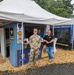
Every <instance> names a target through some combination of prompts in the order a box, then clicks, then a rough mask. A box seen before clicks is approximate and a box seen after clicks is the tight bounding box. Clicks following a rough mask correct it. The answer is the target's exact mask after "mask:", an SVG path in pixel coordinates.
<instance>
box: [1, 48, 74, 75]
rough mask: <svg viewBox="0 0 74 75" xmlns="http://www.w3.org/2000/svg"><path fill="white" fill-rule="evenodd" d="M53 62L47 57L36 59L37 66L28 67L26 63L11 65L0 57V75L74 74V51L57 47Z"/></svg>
mask: <svg viewBox="0 0 74 75" xmlns="http://www.w3.org/2000/svg"><path fill="white" fill-rule="evenodd" d="M57 50H58V51H57V52H56V53H55V54H54V56H55V58H54V61H53V62H51V63H50V62H49V61H48V58H43V59H41V60H38V61H37V64H38V66H37V67H34V66H33V67H31V66H30V67H29V66H28V64H25V65H24V66H20V67H16V68H15V67H13V66H12V65H11V64H10V62H9V61H7V60H4V59H3V58H2V57H1V55H0V58H1V59H3V63H2V60H1V61H0V62H1V63H0V75H74V51H70V50H63V49H57Z"/></svg>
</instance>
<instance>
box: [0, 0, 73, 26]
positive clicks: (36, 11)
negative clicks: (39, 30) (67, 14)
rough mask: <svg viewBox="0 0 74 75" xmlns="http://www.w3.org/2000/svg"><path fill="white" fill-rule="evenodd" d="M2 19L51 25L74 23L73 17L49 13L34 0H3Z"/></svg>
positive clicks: (0, 17)
mask: <svg viewBox="0 0 74 75" xmlns="http://www.w3.org/2000/svg"><path fill="white" fill-rule="evenodd" d="M0 19H3V20H9V21H19V22H27V23H39V24H50V25H61V24H64V25H67V24H73V20H72V19H67V18H63V17H59V16H56V15H54V14H52V13H49V12H47V11H46V10H44V9H42V8H41V7H40V6H39V5H38V4H36V3H35V2H34V1H33V0H22V1H21V0H3V1H2V2H1V3H0Z"/></svg>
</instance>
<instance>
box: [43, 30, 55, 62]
mask: <svg viewBox="0 0 74 75" xmlns="http://www.w3.org/2000/svg"><path fill="white" fill-rule="evenodd" d="M43 41H44V42H45V43H46V52H47V53H48V57H49V61H52V59H53V58H54V56H53V54H52V50H53V42H54V37H53V36H52V35H51V31H50V30H48V34H47V35H45V36H44V38H43Z"/></svg>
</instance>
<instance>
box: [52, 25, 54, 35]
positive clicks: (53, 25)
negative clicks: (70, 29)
mask: <svg viewBox="0 0 74 75" xmlns="http://www.w3.org/2000/svg"><path fill="white" fill-rule="evenodd" d="M52 32H53V36H54V25H53V31H52Z"/></svg>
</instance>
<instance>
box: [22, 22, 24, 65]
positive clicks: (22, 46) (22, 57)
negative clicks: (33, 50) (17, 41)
mask: <svg viewBox="0 0 74 75" xmlns="http://www.w3.org/2000/svg"><path fill="white" fill-rule="evenodd" d="M23 41H24V40H23V22H22V66H23V64H24V61H23V57H24V54H23Z"/></svg>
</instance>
